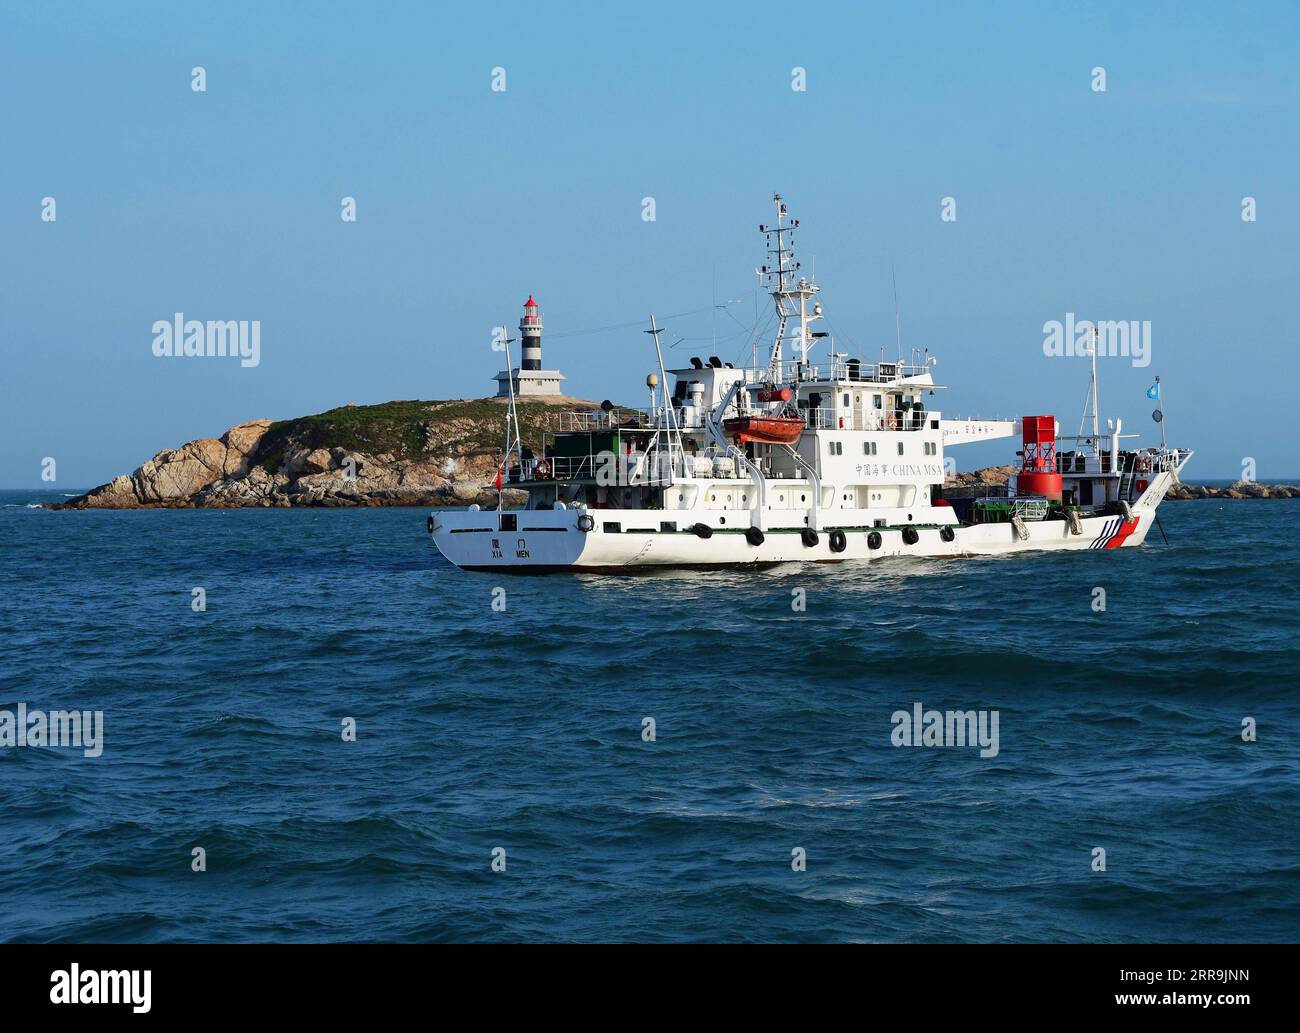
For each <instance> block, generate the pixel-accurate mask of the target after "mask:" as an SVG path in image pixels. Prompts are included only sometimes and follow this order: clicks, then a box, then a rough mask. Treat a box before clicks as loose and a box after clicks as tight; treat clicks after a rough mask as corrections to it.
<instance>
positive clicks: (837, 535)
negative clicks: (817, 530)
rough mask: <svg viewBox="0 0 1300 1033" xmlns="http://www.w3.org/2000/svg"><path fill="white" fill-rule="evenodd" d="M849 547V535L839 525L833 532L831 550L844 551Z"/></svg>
mask: <svg viewBox="0 0 1300 1033" xmlns="http://www.w3.org/2000/svg"><path fill="white" fill-rule="evenodd" d="M848 547H849V539H848V536H847V535H846V534H845V533H844V532H843V531H841V530H840V529H839V528H838V527H837V528H836V529H835V530H834V531H832V532H831V552H843V551H844V550H845V549H847V548H848Z"/></svg>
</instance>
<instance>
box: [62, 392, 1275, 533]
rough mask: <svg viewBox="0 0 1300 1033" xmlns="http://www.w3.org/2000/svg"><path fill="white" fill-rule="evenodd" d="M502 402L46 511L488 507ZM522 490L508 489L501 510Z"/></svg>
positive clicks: (246, 437)
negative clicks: (476, 505)
mask: <svg viewBox="0 0 1300 1033" xmlns="http://www.w3.org/2000/svg"><path fill="white" fill-rule="evenodd" d="M596 407H597V405H596V403H594V402H587V401H583V400H580V399H572V398H564V399H555V400H548V401H546V402H531V401H530V402H526V403H521V404H520V405H519V425H520V430H521V432H522V433H523V436H524V439H525V440H529V439H530V438H531V439H533V440H536V439H537V438H538V437H539V436H540V434H541V432H542V430H543V429H544V428H546V427H547V426H548V424H550V422H551V418H552V417H553V416H554V415H555V414H557V413H559V412H561V411H565V410H568V409H573V408H592V409H594V408H596ZM503 416H504V407H503V405H502V404H501V402H499V401H498V400H497V399H494V398H486V399H479V400H476V401H443V402H436V401H434V402H421V401H410V402H386V403H384V404H382V405H368V406H356V405H348V406H342V407H341V408H339V409H331V410H329V411H328V412H324V413H318V414H316V415H315V416H305V417H301V418H299V419H296V420H282V421H278V422H275V421H272V420H249V421H248V422H246V423H240V424H236V425H235V426H234V427H231V428H230V429H229V430H227V431H226V432H225V433H224V434H222V435H221V436H220V437H219V438H200V439H198V440H195V441H190V442H187V443H186V444H184V445H182V446H181V447H180V448H177V449H165V450H164V451H162V452H159V453H158V454H157V455H155V456H154V457H153V458H152V459H150V460H149V461H148V462H146V463H144V464H143V465H141V466H140V467H138V468H137V469H136V470H135V471H134V472H133V473H131V474H124V475H122V476H120V477H115V478H114V479H113V480H111V481H109V482H108V483H107V484H101V485H100V486H99V487H97V488H92V489H91V490H90V491H88V492H86V493H85V494H84V495H80V496H78V497H77V498H74V499H69V500H68V501H67V502H63V503H52V504H50V506H49V508H51V509H235V508H245V507H264V508H269V507H277V508H288V507H292V506H320V507H337V506H420V507H430V506H466V505H469V504H471V503H478V504H479V505H483V506H495V505H496V501H497V493H496V488H495V485H494V483H493V482H494V480H495V477H496V464H497V459H498V456H499V454H500V448H501V427H502V418H503ZM1014 472H1015V467H1013V466H990V467H985V468H984V469H981V470H976V471H974V472H973V473H958V474H955V475H953V476H951V477H949V478H948V485H949V486H951V487H954V488H959V489H968V488H972V487H974V486H976V485H1004V484H1006V483H1007V479H1008V478H1009V477H1010V476H1011V475H1012V474H1013V473H1014ZM524 498H525V496H524V493H523V492H519V491H510V490H507V492H506V504H507V505H520V504H522V502H523V501H524ZM1168 498H1170V499H1176V500H1185V499H1278V498H1286V499H1293V498H1300V486H1295V485H1277V484H1274V485H1268V484H1257V483H1254V482H1249V481H1237V482H1236V483H1235V484H1231V485H1229V486H1227V487H1223V488H1220V487H1209V486H1206V485H1202V484H1179V485H1176V486H1175V487H1174V489H1173V490H1172V491H1171V492H1170V493H1169V495H1168Z"/></svg>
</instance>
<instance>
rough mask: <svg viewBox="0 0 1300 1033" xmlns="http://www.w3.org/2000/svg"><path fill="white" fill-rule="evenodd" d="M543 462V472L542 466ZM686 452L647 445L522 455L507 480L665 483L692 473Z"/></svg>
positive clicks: (621, 483) (618, 483) (615, 483)
mask: <svg viewBox="0 0 1300 1033" xmlns="http://www.w3.org/2000/svg"><path fill="white" fill-rule="evenodd" d="M542 463H545V464H546V465H545V467H544V470H545V476H544V477H543V476H542V469H539V467H540V466H541V464H542ZM692 476H694V473H693V471H692V467H691V465H690V463H689V456H688V455H687V453H685V452H684V451H681V450H678V449H674V450H673V453H672V454H671V455H670V453H669V452H668V450H667V449H657V448H656V449H651V450H650V451H648V452H637V451H633V452H619V453H615V452H611V451H602V452H589V453H587V454H586V455H576V456H548V457H547V458H545V459H538V458H533V459H525V460H524V461H523V463H522V464H521V465H520V466H515V467H512V468H511V470H510V476H509V479H510V480H511V481H516V482H517V481H537V480H551V481H595V482H596V483H597V484H609V485H627V484H665V483H671V482H673V481H677V480H682V479H684V478H688V477H692Z"/></svg>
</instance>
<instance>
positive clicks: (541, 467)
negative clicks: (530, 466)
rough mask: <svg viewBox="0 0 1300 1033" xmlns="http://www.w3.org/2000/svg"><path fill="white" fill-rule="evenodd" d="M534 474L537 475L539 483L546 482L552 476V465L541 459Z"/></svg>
mask: <svg viewBox="0 0 1300 1033" xmlns="http://www.w3.org/2000/svg"><path fill="white" fill-rule="evenodd" d="M534 472H535V473H536V474H537V479H538V480H539V481H545V480H547V479H549V478H550V476H551V464H550V463H548V462H547V461H546V460H545V459H539V460H537V466H536V468H535V470H534Z"/></svg>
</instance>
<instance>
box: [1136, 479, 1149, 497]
mask: <svg viewBox="0 0 1300 1033" xmlns="http://www.w3.org/2000/svg"><path fill="white" fill-rule="evenodd" d="M1134 487H1135V488H1137V490H1138V494H1139V495H1140V494H1142V492H1144V491H1146V490H1147V487H1148V484H1147V482H1146V481H1138V482H1137V484H1135V485H1134Z"/></svg>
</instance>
